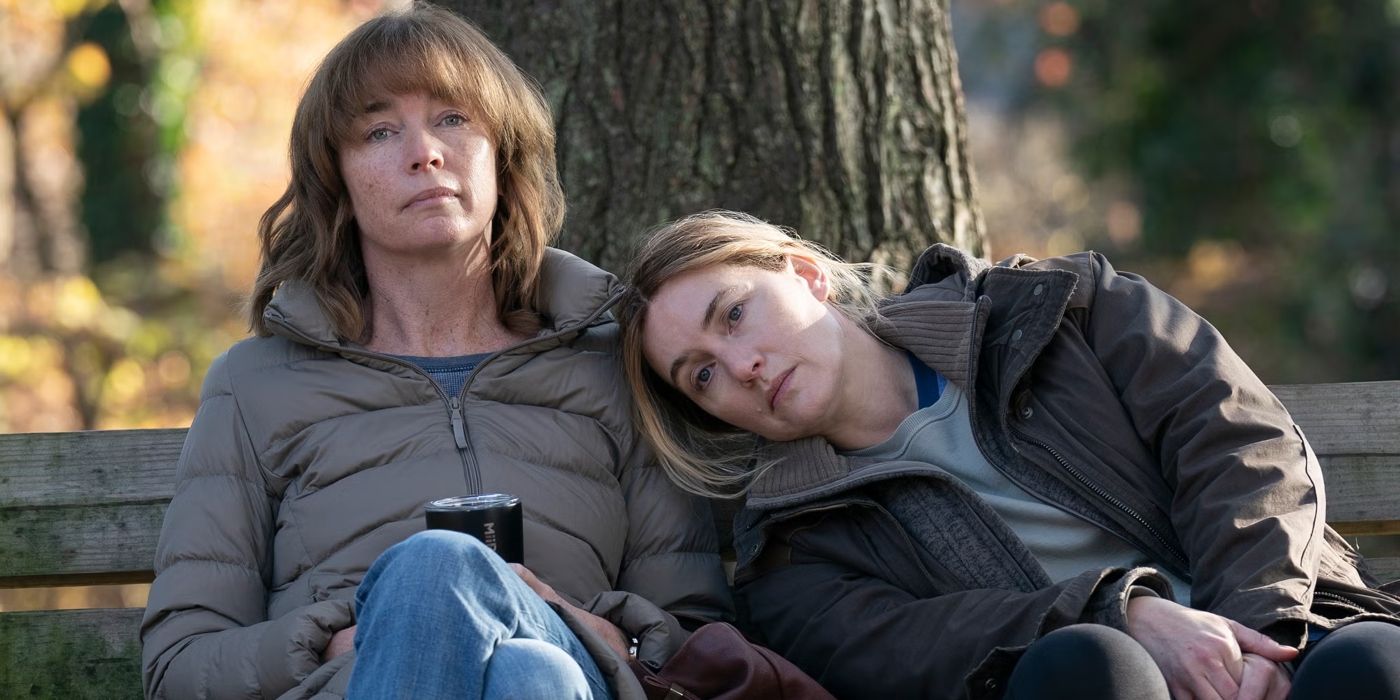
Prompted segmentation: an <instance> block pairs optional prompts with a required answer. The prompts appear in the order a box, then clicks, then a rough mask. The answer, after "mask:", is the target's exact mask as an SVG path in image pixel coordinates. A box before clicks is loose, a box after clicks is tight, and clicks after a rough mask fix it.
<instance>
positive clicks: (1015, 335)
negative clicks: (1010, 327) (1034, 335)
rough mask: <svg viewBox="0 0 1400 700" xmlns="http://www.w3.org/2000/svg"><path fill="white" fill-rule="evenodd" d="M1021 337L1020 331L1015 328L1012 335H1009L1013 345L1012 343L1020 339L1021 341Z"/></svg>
mask: <svg viewBox="0 0 1400 700" xmlns="http://www.w3.org/2000/svg"><path fill="white" fill-rule="evenodd" d="M1021 335H1022V333H1021V329H1020V328H1017V329H1016V330H1015V331H1012V333H1011V342H1013V343H1014V342H1016V341H1018V340H1020V339H1021Z"/></svg>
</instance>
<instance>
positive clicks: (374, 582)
mask: <svg viewBox="0 0 1400 700" xmlns="http://www.w3.org/2000/svg"><path fill="white" fill-rule="evenodd" d="M508 572H509V570H508V569H507V568H506V564H505V562H504V561H502V560H501V559H500V557H498V556H496V554H495V552H492V551H491V549H490V548H489V547H487V546H486V545H484V544H482V543H481V542H480V541H479V540H477V539H476V538H475V537H472V536H470V535H464V534H462V533H460V532H452V531H450V530H424V531H423V532H419V533H417V534H415V535H413V536H412V537H409V538H408V539H406V540H404V541H402V542H400V543H398V544H396V545H394V546H392V547H390V548H388V549H387V550H385V551H384V553H383V554H381V555H379V558H378V559H377V560H375V562H374V565H373V566H371V567H370V570H369V572H368V573H367V574H366V575H365V579H364V581H362V582H361V583H360V586H359V588H358V589H357V590H356V591H355V602H356V603H357V606H360V605H364V603H365V600H366V599H367V598H368V597H369V595H370V593H371V591H372V590H373V589H374V588H375V587H376V586H378V585H379V583H380V579H381V578H385V577H387V578H389V579H392V580H394V581H395V582H397V583H399V584H404V585H407V584H409V583H410V582H411V583H412V585H414V586H415V587H416V588H417V590H419V592H420V594H427V593H428V592H429V591H442V592H444V593H448V592H450V591H452V590H453V589H454V587H455V585H456V584H457V582H458V581H459V580H460V579H461V577H462V576H464V575H468V576H470V577H472V578H474V579H476V580H482V579H485V578H487V577H489V576H491V575H492V574H494V575H495V576H496V578H502V577H504V576H505V574H507V573H508Z"/></svg>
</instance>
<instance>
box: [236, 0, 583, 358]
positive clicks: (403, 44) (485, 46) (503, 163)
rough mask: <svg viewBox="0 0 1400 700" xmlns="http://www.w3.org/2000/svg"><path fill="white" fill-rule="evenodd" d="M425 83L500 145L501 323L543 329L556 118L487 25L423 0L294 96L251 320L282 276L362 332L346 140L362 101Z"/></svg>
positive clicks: (558, 204)
mask: <svg viewBox="0 0 1400 700" xmlns="http://www.w3.org/2000/svg"><path fill="white" fill-rule="evenodd" d="M408 93H425V94H428V95H431V96H432V97H434V98H435V99H440V100H442V101H444V102H448V103H451V104H454V105H460V106H462V107H464V108H469V109H470V110H471V111H472V115H473V118H474V119H479V120H481V122H482V123H483V124H484V126H485V127H486V130H487V132H488V133H489V134H490V136H491V140H492V143H493V144H494V145H495V148H496V161H497V162H496V166H497V177H498V189H499V192H500V200H499V202H498V204H497V207H496V213H495V215H494V216H493V218H492V233H493V235H492V240H491V276H492V284H493V288H494V292H495V297H496V310H497V313H498V314H499V315H500V318H501V321H502V322H503V323H505V324H506V325H507V326H508V327H510V328H512V329H514V330H518V331H526V332H528V331H531V330H534V329H536V328H538V327H539V324H540V318H539V314H538V312H537V310H536V308H537V294H538V290H539V284H538V282H539V271H540V266H541V264H542V262H543V259H544V250H545V247H546V246H547V245H548V244H549V241H550V239H551V238H552V237H553V236H554V235H555V234H556V233H558V231H559V228H560V226H562V224H563V221H564V193H563V191H562V190H561V189H560V186H559V176H558V170H557V168H556V165H555V161H554V124H553V120H552V119H551V117H550V113H549V106H548V105H547V104H546V102H545V100H544V97H543V96H542V95H541V94H540V91H539V88H538V87H537V86H536V85H535V83H534V82H533V81H531V80H530V78H529V77H527V76H526V75H525V74H524V73H522V72H521V71H520V69H519V68H518V67H516V65H515V64H514V63H512V62H511V60H510V59H509V58H508V57H507V56H506V55H505V54H504V53H502V52H501V50H500V49H499V48H497V47H496V46H495V45H494V44H492V43H491V41H490V40H489V39H487V38H486V36H485V35H484V34H482V33H481V31H480V30H479V29H477V28H476V27H474V26H472V25H471V24H470V23H468V22H467V21H466V20H464V19H462V18H461V17H458V16H457V15H455V14H453V13H451V12H449V11H447V10H443V9H439V8H436V7H433V6H431V5H427V4H417V5H414V6H412V7H409V8H406V9H404V10H400V11H398V12H392V13H389V14H385V15H382V16H379V17H376V18H374V19H372V20H370V21H368V22H366V23H364V24H362V25H360V26H359V27H358V28H356V29H355V30H354V31H353V32H351V33H350V34H349V35H347V36H346V37H345V38H344V39H342V40H341V41H340V43H339V44H337V45H336V46H335V48H333V49H331V51H330V53H329V54H327V55H326V57H325V59H324V60H322V61H321V65H320V66H319V67H318V68H317V69H316V73H315V74H314V75H313V76H312V78H311V81H310V82H309V83H308V85H307V88H306V93H305V94H304V95H303V96H302V98H301V102H300V103H298V105H297V111H296V117H295V119H294V120H293V122H292V134H291V145H290V152H291V166H292V174H291V182H290V183H289V184H288V185H287V189H286V191H285V192H283V194H282V196H281V197H280V198H279V199H278V200H277V201H276V202H275V203H274V204H273V205H272V206H271V207H269V208H268V210H267V212H266V213H264V214H263V216H262V219H261V220H260V222H259V224H258V238H259V240H260V241H261V248H262V251H261V252H262V263H261V267H260V269H259V271H258V277H257V280H256V282H255V283H254V285H253V293H252V296H251V299H250V303H249V318H250V325H251V327H252V329H253V330H254V331H255V332H256V333H258V334H259V335H268V333H269V329H268V328H267V327H266V326H265V325H264V323H263V319H262V314H263V310H264V309H265V308H266V307H267V304H268V303H269V302H270V301H271V300H272V295H273V292H274V291H276V289H277V287H278V285H280V284H281V283H282V282H285V281H287V280H301V281H303V282H306V283H307V284H309V285H310V286H311V288H312V289H313V290H314V292H315V294H316V297H317V300H318V301H319V302H320V305H321V308H322V309H324V310H325V313H326V315H327V316H328V317H329V319H330V321H331V323H332V325H333V326H334V328H335V329H336V332H337V333H338V334H339V335H340V336H341V337H342V338H347V339H351V340H358V341H363V340H365V339H366V338H365V336H366V335H367V334H368V332H369V328H370V324H369V313H370V305H369V286H368V281H367V280H366V277H365V268H364V261H363V259H362V258H361V253H360V243H359V229H358V227H357V226H356V223H355V220H354V217H353V213H352V209H351V205H350V198H349V195H348V193H347V191H346V188H345V182H344V180H343V178H342V177H341V173H340V149H341V147H342V146H343V145H344V144H346V143H347V142H348V140H349V139H350V138H351V136H350V130H351V128H352V126H353V122H354V121H355V118H356V117H357V116H358V115H359V114H360V112H361V111H363V109H364V107H365V105H366V104H368V103H370V102H371V101H373V100H374V99H376V98H379V97H383V96H384V95H386V94H391V95H401V94H408Z"/></svg>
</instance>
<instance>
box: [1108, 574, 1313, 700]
mask: <svg viewBox="0 0 1400 700" xmlns="http://www.w3.org/2000/svg"><path fill="white" fill-rule="evenodd" d="M1128 634H1129V635H1131V636H1132V638H1133V639H1135V640H1137V642H1138V643H1139V644H1141V645H1142V646H1143V648H1145V649H1147V653H1148V654H1150V655H1151V656H1152V660H1153V661H1155V662H1157V668H1158V669H1160V670H1161V671H1162V676H1163V677H1165V678H1166V681H1167V688H1168V689H1169V690H1170V691H1171V693H1172V697H1173V698H1178V699H1180V700H1184V699H1190V698H1197V699H1200V700H1217V699H1219V700H1236V698H1246V697H1248V698H1249V700H1258V699H1259V698H1266V697H1267V698H1271V697H1275V696H1276V695H1269V693H1271V692H1275V691H1274V686H1275V685H1277V681H1278V680H1279V679H1278V677H1277V675H1276V674H1277V673H1282V669H1281V668H1277V664H1278V663H1279V662H1283V661H1289V660H1292V659H1293V658H1294V657H1296V656H1297V655H1298V650H1297V649H1294V648H1293V647H1287V646H1283V645H1282V644H1279V643H1278V642H1275V641H1274V640H1272V639H1269V638H1268V637H1266V636H1264V635H1262V634H1260V633H1258V632H1256V631H1254V630H1252V629H1249V628H1248V627H1245V626H1244V625H1241V624H1240V623H1238V622H1235V621H1234V620H1229V619H1226V618H1223V617H1221V616H1219V615H1214V614H1211V613H1208V612H1203V611H1200V610H1193V609H1191V608H1188V607H1185V606H1182V605H1178V604H1176V603H1174V602H1172V601H1170V600H1166V599H1163V598H1155V597H1151V596H1141V597H1138V598H1133V599H1132V600H1130V601H1128ZM1248 656H1253V657H1256V658H1254V659H1247V658H1246V657H1248ZM1265 664H1268V665H1270V666H1273V667H1274V668H1268V667H1267V666H1265ZM1241 691H1245V692H1248V693H1249V695H1248V696H1246V695H1244V694H1242V692H1241ZM1284 692H1285V693H1286V688H1285V691H1284ZM1280 697H1281V696H1280Z"/></svg>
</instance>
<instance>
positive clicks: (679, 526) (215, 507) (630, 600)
mask: <svg viewBox="0 0 1400 700" xmlns="http://www.w3.org/2000/svg"><path fill="white" fill-rule="evenodd" d="M543 285H544V287H543V288H544V292H543V297H544V299H545V303H544V310H545V311H546V314H547V317H548V319H549V321H550V324H549V325H550V327H549V328H547V329H546V330H545V331H543V332H541V333H540V334H539V335H538V336H536V337H535V338H533V339H531V340H529V341H527V342H525V343H522V344H520V345H519V346H516V347H512V348H509V349H506V350H503V351H501V352H499V353H496V354H495V355H493V356H491V357H490V358H488V359H486V360H485V361H483V362H482V363H481V364H480V365H479V366H478V367H477V369H476V370H475V372H473V373H472V375H471V376H470V377H469V378H468V380H467V385H466V387H465V388H464V389H463V391H462V393H461V395H460V396H457V397H449V396H446V395H445V394H443V393H442V391H441V390H440V389H438V388H437V385H436V384H434V383H433V382H432V381H431V380H430V379H429V378H428V376H427V375H426V374H424V373H423V372H421V371H419V370H418V369H416V368H415V367H413V366H411V365H409V364H408V363H405V362H402V361H399V360H396V359H394V358H392V357H389V356H385V355H379V354H375V353H371V352H368V351H366V350H365V349H363V348H362V347H359V346H356V345H354V344H351V343H346V342H343V341H341V340H339V339H338V338H336V336H335V334H334V332H333V331H332V329H331V328H330V326H329V324H328V322H327V320H326V318H325V316H324V315H323V314H322V313H321V311H320V308H319V306H318V305H317V303H316V301H315V298H314V296H312V295H311V294H310V293H309V292H308V290H307V289H305V288H304V287H300V286H298V285H296V284H290V283H289V284H286V285H283V287H282V288H280V289H279V290H278V292H277V295H276V296H275V297H274V299H273V301H272V303H271V304H270V305H269V306H268V308H267V311H266V313H265V318H267V319H268V321H269V323H270V325H271V326H272V327H273V328H274V329H276V331H275V333H276V335H274V336H273V337H268V338H253V339H250V340H246V341H243V342H241V343H238V344H237V345H235V346H234V347H232V348H231V349H230V350H229V351H228V352H227V353H225V354H224V355H223V356H222V357H220V358H219V359H218V360H216V361H215V362H214V364H213V366H212V367H211V368H210V370H209V374H208V376H207V378H206V379H205V383H204V391H203V397H202V401H201V404H200V408H199V413H198V414H197V416H196V417H195V420H194V424H193V426H191V428H190V432H189V436H188V437H187V438H186V442H185V448H184V452H183V453H182V454H181V457H180V463H179V467H178V470H177V474H176V479H177V483H176V488H175V497H174V499H173V500H172V501H171V503H170V507H169V509H168V510H167V511H166V515H165V524H164V527H163V528H162V531H161V537H160V544H159V547H158V549H157V552H156V563H155V568H156V580H155V583H154V584H153V585H152V588H151V594H150V599H149V602H148V605H147V608H146V616H145V619H144V620H143V622H142V627H141V637H142V642H143V662H144V679H145V685H146V695H147V696H148V697H170V698H206V697H209V698H215V697H220V698H221V697H277V696H281V695H284V694H286V696H290V697H303V696H310V695H315V694H317V693H324V694H325V695H326V696H335V695H336V694H338V693H339V692H341V691H342V690H343V688H344V684H345V681H346V680H347V679H348V676H349V671H350V667H351V665H352V664H353V654H346V655H345V656H343V657H339V658H337V659H335V660H333V661H332V662H330V663H328V664H325V665H324V666H323V665H322V664H321V663H320V661H319V654H320V652H321V650H322V649H323V648H324V646H325V644H326V642H327V640H328V639H329V636H330V634H331V633H333V632H334V631H335V630H337V629H341V628H344V627H346V626H348V625H350V624H351V623H352V622H353V618H352V610H351V601H352V596H353V594H354V591H355V587H356V585H357V584H358V583H359V581H360V579H361V578H362V577H363V576H364V574H365V571H366V570H367V569H368V568H369V566H370V564H371V563H372V562H373V561H374V559H375V558H376V557H378V556H379V554H380V553H381V552H383V551H384V550H385V549H386V548H388V547H389V546H390V545H392V544H394V543H396V542H399V541H400V540H403V539H404V538H406V537H408V536H409V535H411V534H413V533H415V532H417V531H419V530H421V529H422V528H423V507H422V506H423V504H424V503H425V502H427V501H428V500H430V499H433V498H440V497H444V496H455V495H462V494H469V493H479V492H506V493H513V494H517V495H519V496H521V497H522V500H523V505H524V511H525V542H526V545H525V546H526V552H525V564H526V566H528V567H530V568H531V569H532V570H534V571H535V573H537V574H538V575H539V576H540V578H541V579H543V580H544V581H546V582H548V583H550V584H551V585H553V586H554V588H555V589H557V590H558V591H559V592H560V593H561V594H562V595H564V596H565V597H568V598H572V599H574V600H575V601H577V602H578V603H580V604H581V605H582V606H583V607H584V608H585V609H589V610H590V611H592V612H595V613H596V614H599V615H602V616H603V617H607V618H609V619H611V620H612V621H613V622H615V623H617V624H618V625H619V626H621V627H623V628H624V629H626V630H628V631H629V632H631V633H632V634H634V635H636V636H638V637H641V641H642V643H641V648H640V650H639V655H640V656H641V657H642V658H643V659H646V660H651V661H653V662H655V663H658V664H659V663H660V662H662V661H664V660H665V659H667V658H669V656H670V654H671V653H672V652H674V650H675V649H676V648H677V647H678V646H679V645H680V643H681V642H682V641H683V639H684V637H685V636H686V633H685V631H684V630H683V629H681V628H680V627H679V626H678V624H677V619H676V618H677V617H679V618H686V619H691V620H711V619H717V618H721V617H727V616H728V610H729V608H730V603H729V596H728V589H727V587H726V584H725V579H724V574H723V570H722V567H721V564H720V559H719V556H718V554H717V549H716V541H715V536H714V532H713V530H714V527H713V525H712V524H711V523H712V520H711V518H710V516H709V511H708V508H707V506H706V505H705V504H704V503H703V502H701V501H698V500H697V499H694V498H690V497H687V496H685V495H683V494H681V493H680V492H679V491H678V490H677V489H675V488H674V487H672V486H671V485H670V483H669V482H668V481H667V480H666V478H665V476H664V474H663V473H662V471H661V470H660V469H658V468H656V467H654V466H653V464H652V458H651V455H650V453H649V451H648V450H646V449H645V448H644V447H643V446H642V444H641V442H640V440H639V438H638V436H637V435H636V434H635V433H634V432H633V430H632V425H631V415H630V412H629V411H630V409H629V406H630V404H629V401H628V395H627V391H626V387H625V384H624V382H623V380H622V377H621V372H620V369H619V367H618V365H617V362H616V360H615V357H614V353H615V345H616V326H615V324H613V323H612V322H611V321H609V320H608V319H607V318H606V316H605V312H606V310H607V308H608V307H609V306H610V305H611V304H612V303H613V301H614V300H615V299H616V298H617V293H618V291H619V290H618V289H617V284H616V281H615V280H614V278H613V277H612V276H611V275H609V274H607V273H605V272H603V271H601V270H599V269H597V268H595V267H593V266H592V265H589V264H588V263H586V262H584V261H582V260H579V259H578V258H575V257H573V256H571V255H568V254H566V253H563V252H560V251H555V250H551V251H549V254H548V256H547V257H546V262H545V266H544V270H543ZM585 642H586V643H590V642H592V644H591V645H590V649H594V650H595V656H601V657H602V658H599V665H600V666H601V667H603V669H604V671H605V672H607V671H608V670H613V671H619V670H620V674H621V675H618V676H616V677H615V678H614V681H615V682H620V683H630V684H633V685H635V679H634V678H633V677H632V676H631V674H630V673H629V672H628V670H627V668H626V667H625V666H621V665H620V662H619V661H618V660H617V659H610V658H607V656H608V655H607V652H604V651H601V649H602V647H601V646H599V643H598V640H596V639H588V638H585ZM638 690H639V688H638Z"/></svg>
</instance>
